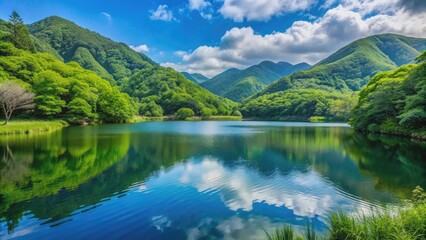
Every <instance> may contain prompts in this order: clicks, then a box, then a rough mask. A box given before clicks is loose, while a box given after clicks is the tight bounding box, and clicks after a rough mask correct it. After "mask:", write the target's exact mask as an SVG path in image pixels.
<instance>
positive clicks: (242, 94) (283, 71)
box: [201, 61, 310, 101]
mask: <svg viewBox="0 0 426 240" xmlns="http://www.w3.org/2000/svg"><path fill="white" fill-rule="evenodd" d="M309 67H310V65H309V64H307V63H299V64H296V65H292V64H290V63H287V62H278V63H273V62H270V61H264V62H262V63H260V64H258V65H254V66H251V67H249V68H247V69H244V70H238V69H235V68H233V69H229V70H226V71H225V72H223V73H221V74H219V75H217V76H215V77H213V78H212V79H210V80H208V81H206V82H204V83H202V84H201V86H202V87H204V88H206V89H208V90H210V91H211V92H213V93H216V94H218V95H219V96H223V97H226V98H229V99H231V100H234V101H241V100H242V99H244V98H246V97H249V96H251V95H253V94H255V93H257V92H259V91H261V90H262V89H264V88H265V87H266V86H267V85H269V84H270V83H272V82H273V81H275V80H277V79H279V78H281V77H283V76H287V75H289V74H292V73H293V72H296V71H299V70H303V69H308V68H309Z"/></svg>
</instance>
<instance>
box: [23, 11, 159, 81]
mask: <svg viewBox="0 0 426 240" xmlns="http://www.w3.org/2000/svg"><path fill="white" fill-rule="evenodd" d="M28 28H29V30H30V33H31V34H32V35H33V36H34V38H35V44H36V48H37V49H38V50H39V51H41V52H47V53H51V54H53V55H54V56H56V57H58V58H59V59H60V60H62V61H64V62H70V61H76V62H77V63H79V64H80V65H81V66H83V67H84V68H86V69H89V70H92V71H94V72H96V73H98V74H99V75H100V76H101V77H102V78H104V79H107V80H109V81H110V82H112V83H116V84H117V85H122V84H124V83H125V81H126V80H127V78H129V77H130V76H131V75H132V74H133V73H135V72H136V71H138V70H141V69H145V68H147V67H153V66H156V65H157V64H156V63H155V62H154V61H152V60H151V59H149V58H148V57H147V56H146V55H144V54H142V53H138V52H135V51H133V50H132V49H131V48H130V47H128V46H127V45H126V44H124V43H117V42H114V41H112V40H111V39H109V38H106V37H104V36H101V35H99V34H98V33H95V32H92V31H90V30H88V29H84V28H81V27H80V26H78V25H76V24H75V23H73V22H71V21H68V20H66V19H63V18H61V17H56V16H53V17H48V18H45V19H43V20H41V21H38V22H35V23H33V24H30V25H28Z"/></svg>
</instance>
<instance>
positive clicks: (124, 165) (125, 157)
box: [0, 127, 426, 230]
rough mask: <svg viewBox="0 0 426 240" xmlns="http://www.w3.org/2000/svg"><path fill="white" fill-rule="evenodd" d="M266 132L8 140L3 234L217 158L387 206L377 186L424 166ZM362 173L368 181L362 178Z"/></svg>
mask: <svg viewBox="0 0 426 240" xmlns="http://www.w3.org/2000/svg"><path fill="white" fill-rule="evenodd" d="M269 130H270V131H269ZM269 130H267V131H265V132H263V133H259V134H255V135H230V136H215V135H212V136H203V135H195V136H192V135H191V136H189V135H177V134H158V133H157V134H156V133H141V134H111V135H105V134H100V135H99V134H98V132H96V128H82V129H80V130H79V129H74V130H73V131H74V132H72V131H69V132H67V133H64V134H61V133H60V132H59V133H55V134H52V135H48V136H40V137H23V138H22V137H20V138H16V139H10V140H9V141H8V143H7V144H6V143H5V142H3V143H2V144H1V148H2V151H3V152H4V153H5V156H8V154H9V153H8V152H7V151H8V150H7V148H9V150H10V151H12V153H13V158H12V159H11V158H10V157H9V158H8V157H5V158H3V160H2V161H1V165H0V173H1V179H0V187H1V189H0V194H1V195H2V198H1V208H0V211H1V212H3V213H1V215H0V216H1V217H2V218H5V219H6V220H7V221H8V222H9V230H11V229H13V227H14V226H15V225H16V224H17V223H18V222H19V219H20V218H21V217H22V215H23V213H24V212H25V211H28V210H30V211H31V213H32V214H34V216H35V217H36V218H39V219H49V222H55V221H58V220H61V219H64V218H66V217H67V216H70V214H72V213H73V212H75V211H76V210H78V209H80V208H81V206H96V205H99V204H101V202H102V201H105V200H107V199H108V198H110V197H112V196H114V195H120V194H124V192H126V191H127V190H128V188H129V187H130V186H132V184H134V183H137V182H141V181H144V180H146V179H147V178H149V177H150V176H152V174H155V173H156V172H158V171H159V170H160V169H162V168H169V167H171V166H173V165H174V164H176V163H177V162H181V161H185V160H186V159H190V158H191V159H198V158H199V157H203V156H213V157H215V158H218V159H220V161H221V164H222V165H223V166H224V167H226V168H231V169H232V168H237V167H241V166H242V165H243V166H246V167H249V168H251V169H255V170H256V171H258V172H259V173H260V174H261V175H266V176H269V175H271V174H274V173H276V172H277V171H278V172H279V173H280V174H282V175H287V174H289V173H291V172H292V171H294V170H295V169H297V170H298V171H301V172H308V171H309V169H312V168H313V169H314V170H316V171H318V172H319V173H321V175H322V176H323V177H324V178H326V179H328V180H330V181H331V182H333V183H334V184H335V185H337V186H339V188H341V189H343V190H344V191H346V192H349V193H351V194H353V195H356V196H360V197H361V198H363V199H367V200H372V199H379V200H382V201H389V196H388V195H387V194H386V193H385V191H383V192H381V193H380V194H378V192H377V191H376V189H375V187H377V186H379V187H380V188H385V189H386V190H392V191H396V192H400V191H402V192H406V191H408V190H409V189H411V188H412V187H413V185H414V186H415V185H417V184H420V185H423V186H424V183H425V178H424V176H425V175H424V174H425V169H426V167H425V165H424V164H423V165H421V166H420V167H419V162H421V161H420V160H422V156H424V155H425V152H426V149H425V148H424V146H422V145H417V144H415V143H408V142H407V143H406V144H397V145H395V144H394V145H392V144H389V143H388V142H386V141H381V142H380V141H377V140H374V139H367V138H365V137H362V136H360V135H358V134H355V135H353V133H352V130H351V129H349V128H320V127H316V128H280V129H269ZM391 147H393V148H396V150H395V151H396V154H394V155H391V156H392V157H391V158H390V160H386V159H384V158H383V156H385V155H386V154H387V153H389V148H391ZM370 148H371V149H370ZM350 159H353V160H354V161H350ZM354 163H357V165H358V166H357V165H356V164H354ZM401 166H404V167H401ZM358 167H359V168H360V169H361V170H362V171H361V172H360V171H359V170H358ZM393 169H398V170H393ZM366 172H368V174H369V175H371V176H373V177H374V182H373V181H371V180H368V179H367V180H366V179H365V177H364V176H363V175H362V174H364V173H366ZM422 174H423V175H422ZM422 176H423V177H422ZM416 181H421V182H416ZM401 186H402V187H404V189H403V190H400V187H401ZM405 187H406V188H405ZM24 200H28V201H24Z"/></svg>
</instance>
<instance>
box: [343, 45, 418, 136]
mask: <svg viewBox="0 0 426 240" xmlns="http://www.w3.org/2000/svg"><path fill="white" fill-rule="evenodd" d="M417 61H418V64H410V65H404V66H402V67H399V68H397V69H395V70H392V71H388V72H381V73H378V74H377V75H376V76H375V77H373V78H372V79H371V80H370V81H369V83H368V84H367V85H366V86H365V87H364V88H363V89H362V90H361V92H360V98H359V102H358V104H357V105H356V107H355V108H354V117H353V119H352V120H351V124H352V125H353V126H354V128H355V129H357V130H360V131H364V132H376V133H385V134H394V135H401V136H409V137H412V138H421V139H426V52H423V54H421V55H420V56H419V57H418V58H417Z"/></svg>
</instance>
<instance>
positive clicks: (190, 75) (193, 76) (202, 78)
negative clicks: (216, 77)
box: [181, 72, 209, 84]
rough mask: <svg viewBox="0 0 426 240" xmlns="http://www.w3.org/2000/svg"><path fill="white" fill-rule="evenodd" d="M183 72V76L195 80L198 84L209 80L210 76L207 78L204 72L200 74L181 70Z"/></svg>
mask: <svg viewBox="0 0 426 240" xmlns="http://www.w3.org/2000/svg"><path fill="white" fill-rule="evenodd" d="M181 74H182V75H183V76H185V77H186V79H188V80H190V81H192V82H195V83H196V84H200V83H203V82H205V81H208V80H209V78H207V77H206V76H204V75H203V74H200V73H187V72H181Z"/></svg>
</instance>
